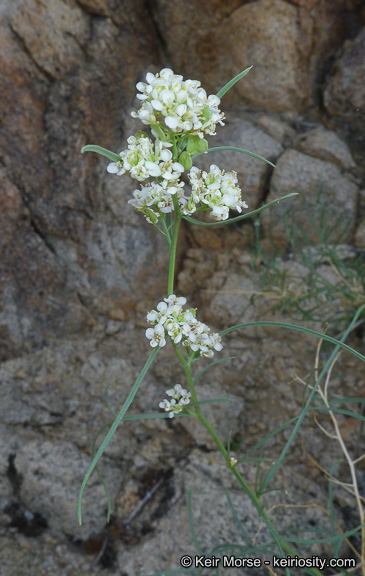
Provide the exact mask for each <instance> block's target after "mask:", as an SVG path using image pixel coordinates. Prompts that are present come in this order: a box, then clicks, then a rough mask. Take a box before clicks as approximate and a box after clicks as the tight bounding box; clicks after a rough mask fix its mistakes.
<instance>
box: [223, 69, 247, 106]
mask: <svg viewBox="0 0 365 576" xmlns="http://www.w3.org/2000/svg"><path fill="white" fill-rule="evenodd" d="M251 68H252V66H250V67H249V68H246V70H244V71H243V72H240V74H237V76H235V77H234V78H232V80H230V81H229V82H227V84H226V85H225V86H223V88H221V89H220V90H219V92H217V96H218V98H222V97H223V96H224V95H225V94H226V93H227V92H228V90H230V89H231V88H232V86H234V85H235V84H236V82H238V81H239V80H241V78H243V77H244V76H246V74H248V73H249V71H250V70H251Z"/></svg>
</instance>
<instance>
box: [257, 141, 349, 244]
mask: <svg viewBox="0 0 365 576" xmlns="http://www.w3.org/2000/svg"><path fill="white" fill-rule="evenodd" d="M284 190H285V193H286V194H288V193H290V192H294V193H298V194H299V196H297V197H293V198H291V199H289V200H286V201H284V202H280V203H279V204H278V205H275V206H272V207H271V208H269V209H268V210H266V211H265V212H264V214H263V217H262V221H263V224H264V227H265V230H266V233H267V234H268V235H269V236H270V237H272V238H274V240H275V242H276V243H277V244H280V245H281V246H284V245H285V244H286V243H288V242H289V241H291V242H294V243H295V242H299V243H302V245H303V242H304V243H305V242H307V243H313V242H314V243H315V242H318V241H319V240H320V238H321V237H322V241H324V242H327V243H331V242H332V243H333V241H334V240H336V241H337V242H338V241H341V242H346V241H349V240H351V238H352V233H353V230H354V225H355V217H356V203H357V197H358V187H357V186H356V185H355V184H353V183H352V182H351V181H350V180H348V179H347V178H345V177H344V176H342V175H341V173H340V171H339V170H338V168H337V167H336V166H335V165H334V164H332V163H330V162H324V161H323V160H319V159H318V158H313V157H311V156H307V155H305V154H302V153H301V152H297V151H296V150H287V151H286V152H284V154H283V155H282V156H281V157H280V159H279V161H278V163H277V166H276V169H275V170H274V173H273V177H272V179H271V184H270V194H269V196H268V197H267V201H271V200H274V199H275V198H280V196H282V195H283V191H284ZM286 228H287V229H288V230H289V237H288V235H287V232H286ZM290 236H291V237H290Z"/></svg>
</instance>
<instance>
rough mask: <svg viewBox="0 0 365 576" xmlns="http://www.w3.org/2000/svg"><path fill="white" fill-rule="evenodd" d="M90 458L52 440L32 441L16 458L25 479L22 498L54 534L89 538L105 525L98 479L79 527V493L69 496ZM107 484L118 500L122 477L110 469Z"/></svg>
mask: <svg viewBox="0 0 365 576" xmlns="http://www.w3.org/2000/svg"><path fill="white" fill-rule="evenodd" d="M88 465H89V459H88V458H87V457H86V456H85V455H84V454H81V453H80V452H79V451H78V450H77V449H76V448H75V447H74V446H73V445H72V444H59V443H55V442H49V441H36V442H29V443H28V444H27V445H26V446H25V447H24V448H21V449H20V450H19V451H18V453H17V456H16V460H15V466H16V469H17V471H18V473H19V474H21V476H22V483H21V489H20V497H21V499H22V502H23V503H24V504H25V505H26V506H27V507H28V508H29V510H31V511H32V512H33V513H35V512H38V513H39V514H42V516H43V517H44V518H45V519H46V520H47V523H48V525H49V527H50V529H51V530H52V531H53V532H56V533H59V532H60V531H61V532H63V533H64V534H69V535H71V534H76V533H77V534H78V537H79V538H81V539H84V540H85V539H87V538H89V537H90V536H91V535H92V534H98V533H99V532H100V531H101V530H102V529H103V527H104V525H105V503H106V500H105V493H104V488H103V486H102V485H101V483H100V481H99V479H98V476H97V475H94V477H93V478H92V479H90V483H89V487H88V488H87V491H86V492H85V496H84V499H83V523H82V525H81V527H80V528H78V527H77V516H76V501H77V494H76V492H77V490H74V491H73V493H72V494H70V491H69V488H68V487H69V486H75V488H76V486H78V487H80V486H81V482H82V480H83V475H84V474H85V472H86V470H87V468H88ZM105 475H106V481H107V482H108V486H109V489H110V490H111V493H112V494H113V497H114V498H115V495H116V492H117V489H118V484H119V475H118V474H117V473H116V471H115V472H114V474H113V472H112V470H111V468H110V467H109V468H108V469H107V470H106V471H105Z"/></svg>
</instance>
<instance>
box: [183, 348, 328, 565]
mask: <svg viewBox="0 0 365 576" xmlns="http://www.w3.org/2000/svg"><path fill="white" fill-rule="evenodd" d="M174 350H175V354H176V356H177V357H178V359H179V362H180V364H181V366H182V368H183V369H184V372H185V376H186V381H187V383H188V386H189V390H190V394H191V399H192V401H193V402H198V397H197V394H196V391H195V385H194V380H193V377H192V374H191V366H190V364H189V363H188V362H187V361H186V359H185V357H184V355H183V353H182V351H181V349H180V348H179V346H178V345H177V346H175V345H174ZM194 410H195V415H196V416H197V418H198V419H199V420H200V422H201V423H202V424H203V426H204V427H205V428H206V430H207V431H208V432H209V434H210V435H211V437H212V438H213V440H214V442H215V443H216V445H217V448H218V450H219V451H220V452H221V454H222V456H223V458H224V460H225V461H226V463H227V465H228V466H229V462H228V452H227V450H226V449H225V447H224V445H223V443H222V441H221V440H220V438H219V436H218V434H217V433H216V431H215V430H214V428H213V426H212V425H211V424H210V422H209V420H207V418H206V417H205V416H204V414H203V413H202V411H201V408H200V406H195V407H194ZM230 470H231V472H232V474H233V475H234V476H235V478H236V480H237V482H238V484H239V485H240V486H241V488H242V489H243V491H244V492H245V494H247V496H248V497H249V499H250V500H251V502H252V504H253V505H254V507H255V508H256V510H257V512H258V515H259V517H260V518H261V519H262V520H263V521H264V522H265V524H266V526H267V528H268V530H269V531H270V532H271V535H272V536H273V538H274V540H275V542H276V544H277V546H278V549H279V551H280V553H281V555H282V557H284V550H285V551H286V552H288V553H289V554H290V555H291V556H295V555H297V556H298V557H299V558H302V556H301V555H300V554H299V553H298V551H297V550H294V549H293V548H292V547H291V546H289V544H288V543H287V542H285V540H282V539H281V538H280V537H279V536H278V535H277V532H276V530H275V528H274V526H273V524H272V523H271V520H270V518H269V517H268V515H267V514H266V512H265V510H264V508H263V507H262V505H261V502H260V498H259V497H258V496H257V495H256V494H255V492H254V491H253V490H252V489H251V488H250V487H249V485H248V484H247V483H246V482H245V480H244V479H243V478H242V476H241V474H240V473H239V472H238V470H237V469H236V468H235V467H233V468H232V467H230ZM308 571H309V572H311V573H312V574H313V575H314V576H321V572H320V571H319V570H317V569H316V568H310V569H309V570H308Z"/></svg>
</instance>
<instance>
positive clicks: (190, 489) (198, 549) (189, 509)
mask: <svg viewBox="0 0 365 576" xmlns="http://www.w3.org/2000/svg"><path fill="white" fill-rule="evenodd" d="M191 494H192V488H189V492H188V517H189V527H190V533H191V536H192V538H193V540H194V544H195V548H196V549H197V551H198V554H200V555H202V554H204V552H203V550H202V549H201V546H200V544H199V542H198V539H197V537H196V534H195V528H194V520H193V509H192V506H191Z"/></svg>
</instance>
